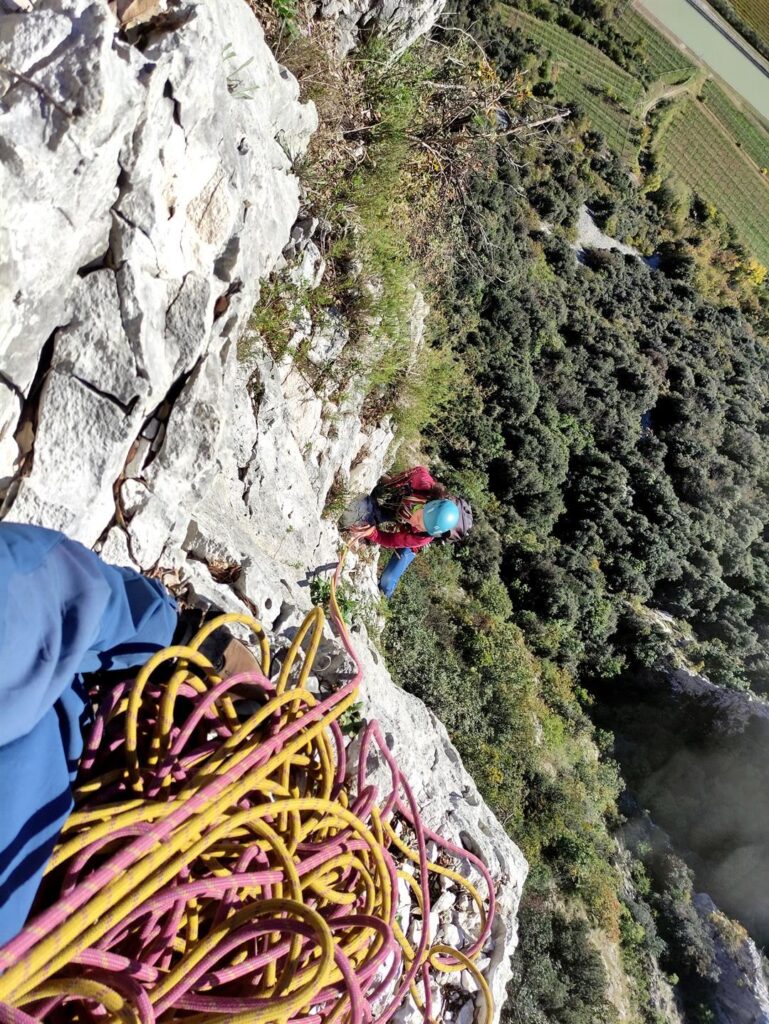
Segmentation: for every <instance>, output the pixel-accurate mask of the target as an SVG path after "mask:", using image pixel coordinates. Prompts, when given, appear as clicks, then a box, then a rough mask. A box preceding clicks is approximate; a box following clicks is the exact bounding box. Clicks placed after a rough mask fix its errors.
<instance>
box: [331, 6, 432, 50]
mask: <svg viewBox="0 0 769 1024" xmlns="http://www.w3.org/2000/svg"><path fill="white" fill-rule="evenodd" d="M445 6H446V0H317V4H316V9H317V12H318V16H319V17H321V18H324V19H327V18H332V19H334V21H335V28H336V33H337V39H338V45H339V52H340V53H341V54H347V53H349V52H350V50H353V49H354V48H355V47H356V46H358V45H359V44H360V43H361V42H363V41H364V40H366V39H368V38H369V37H371V36H385V37H387V38H388V39H389V40H390V41H391V42H392V45H393V47H394V49H395V51H396V52H397V53H402V52H403V51H404V50H407V49H408V48H409V46H411V44H412V43H413V42H415V40H417V39H418V38H419V37H420V36H422V35H424V34H425V33H426V32H429V31H430V29H431V28H432V27H433V25H435V23H436V21H437V20H438V18H439V17H440V15H441V14H442V12H443V9H444V8H445Z"/></svg>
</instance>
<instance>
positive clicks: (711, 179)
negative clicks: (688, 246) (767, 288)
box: [660, 99, 769, 266]
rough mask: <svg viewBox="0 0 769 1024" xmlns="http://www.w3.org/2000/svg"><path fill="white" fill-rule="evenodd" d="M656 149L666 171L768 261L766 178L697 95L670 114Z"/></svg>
mask: <svg viewBox="0 0 769 1024" xmlns="http://www.w3.org/2000/svg"><path fill="white" fill-rule="evenodd" d="M660 153H661V156H662V159H663V162H664V163H665V164H666V165H667V167H668V168H669V170H670V171H672V172H673V173H674V174H675V175H676V176H678V177H679V178H680V179H681V180H682V181H683V182H684V183H685V184H686V185H687V186H688V187H689V188H691V189H692V190H693V191H695V192H697V193H698V194H699V195H701V196H702V198H703V199H704V200H705V201H706V202H708V203H711V204H712V205H713V206H715V207H716V208H717V209H719V210H720V211H721V212H722V213H723V214H724V216H725V217H726V219H727V220H728V221H729V222H730V223H731V224H732V226H733V227H734V229H735V230H736V231H737V233H738V235H740V237H741V238H742V239H743V240H744V241H745V243H746V244H747V246H748V247H749V248H750V249H751V250H752V252H753V253H754V254H755V256H757V257H758V259H759V260H761V262H762V263H763V264H764V265H767V266H769V182H768V181H767V180H766V178H764V177H762V176H761V174H760V172H759V171H758V170H756V168H755V167H754V166H753V164H752V163H751V162H750V161H749V160H747V159H746V158H745V157H744V156H743V155H742V152H741V151H740V150H739V149H737V148H736V146H735V144H734V142H733V141H732V139H731V138H730V137H729V135H727V133H726V132H725V131H722V130H721V129H720V128H719V126H718V124H717V123H715V122H714V121H713V119H712V118H710V117H709V116H708V114H707V111H706V110H705V109H703V105H702V104H701V103H700V102H699V101H698V100H694V99H692V100H689V101H688V102H687V103H686V104H685V105H684V106H683V107H682V109H681V110H680V111H679V112H678V113H677V114H676V116H675V117H674V118H673V119H672V121H671V122H670V125H669V126H668V127H667V128H666V130H665V132H664V134H663V136H662V139H661V143H660Z"/></svg>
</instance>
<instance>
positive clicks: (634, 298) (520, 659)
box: [386, 0, 769, 1024]
mask: <svg viewBox="0 0 769 1024" xmlns="http://www.w3.org/2000/svg"><path fill="white" fill-rule="evenodd" d="M550 7H551V8H555V7H558V5H555V4H551V5H550ZM567 8H568V13H567V14H565V15H564V17H563V18H561V19H560V20H561V23H562V24H565V25H571V27H572V28H575V27H576V28H579V29H580V32H579V34H580V35H582V36H583V37H586V38H591V37H592V39H593V41H594V42H595V43H596V44H600V45H601V46H602V47H604V48H605V49H606V50H607V52H610V53H613V54H614V55H615V57H616V56H617V55H618V56H619V57H620V58H621V60H622V62H624V64H625V66H626V67H627V68H628V69H629V70H630V71H631V72H634V73H638V74H639V75H642V74H643V66H642V63H639V62H640V61H641V57H640V55H639V53H638V51H637V50H636V51H634V50H633V48H632V47H630V46H627V45H625V44H623V43H622V41H621V40H622V37H620V36H619V35H618V34H617V33H616V32H615V31H614V29H613V28H612V26H611V24H610V22H609V19H608V17H607V15H608V13H609V9H610V5H606V4H601V3H584V4H580V5H576V4H568V5H566V4H564V5H561V10H562V11H564V12H566V10H567ZM579 11H581V12H582V14H583V15H584V17H582V18H580V17H579V13H578V12H579ZM455 16H456V18H457V22H458V24H459V25H460V26H461V27H462V28H463V29H466V30H468V31H470V30H471V31H472V32H473V33H474V35H475V36H476V38H478V39H479V40H480V41H481V42H482V44H483V45H484V47H485V48H486V51H487V53H488V54H489V55H490V57H491V58H492V59H493V61H494V63H495V66H496V68H497V69H498V70H499V72H500V74H501V75H502V76H503V77H508V78H509V77H511V76H513V75H514V74H516V73H519V72H520V71H521V69H528V73H529V74H530V76H531V81H532V82H533V83H536V81H537V79H538V74H537V69H538V68H539V66H540V62H541V60H543V59H544V57H543V56H542V54H541V53H540V52H539V50H538V48H537V45H536V43H534V42H533V41H532V40H531V39H527V38H525V37H524V36H523V35H522V34H521V33H518V32H516V31H511V30H510V29H509V28H508V27H507V25H506V21H505V20H503V19H501V18H500V17H499V15H498V11H497V9H496V7H495V6H494V5H491V4H489V3H485V2H480V3H473V2H471V0H468V2H467V3H464V4H462V5H461V6H460V8H459V10H458V11H456V12H455ZM575 19H579V25H575ZM644 60H645V58H644ZM561 115H563V116H561ZM516 116H518V117H528V118H529V119H531V120H538V119H545V118H550V117H552V118H554V120H553V121H551V123H549V124H548V125H547V126H546V127H545V128H544V129H543V131H542V132H541V133H536V134H534V135H531V134H529V135H526V136H524V137H522V138H515V137H514V138H512V139H511V140H510V142H509V144H505V145H501V146H499V147H498V148H497V149H495V150H494V151H493V154H491V153H490V154H489V157H488V162H487V163H486V164H485V166H484V168H483V172H482V173H478V174H477V175H475V176H474V177H473V179H472V183H471V184H470V186H469V187H468V190H467V193H466V195H465V196H464V208H463V214H462V233H463V236H464V239H465V243H466V247H467V251H466V253H465V254H463V253H461V252H460V253H457V257H458V258H457V260H456V265H455V272H454V274H453V277H452V279H451V281H450V284H449V286H448V287H447V288H446V289H445V290H444V293H443V294H444V306H443V313H444V317H445V325H444V330H443V332H442V333H441V336H440V337H439V338H438V339H436V344H443V343H445V342H446V341H447V340H450V342H451V344H452V346H453V349H454V352H455V354H456V357H457V360H458V362H459V365H460V367H461V374H460V380H462V381H463V386H462V387H461V389H460V391H459V393H458V394H456V395H455V396H454V397H453V398H452V400H451V401H450V402H448V403H446V404H445V405H444V407H443V410H442V414H441V415H440V416H439V417H437V419H436V420H435V422H434V425H433V426H432V428H431V429H429V430H428V431H427V435H426V445H427V450H428V451H429V453H430V456H431V458H432V459H433V460H434V461H435V462H436V463H437V465H438V466H439V467H440V469H441V471H442V473H443V475H444V476H445V477H447V478H449V479H450V481H451V483H452V484H453V485H454V486H455V487H456V488H457V489H458V490H460V491H461V492H463V493H465V494H467V495H468V496H469V497H470V499H471V500H472V502H473V504H474V508H475V509H476V510H477V511H478V513H479V514H478V525H477V528H476V529H475V530H474V532H473V534H472V537H471V540H470V541H469V542H468V543H467V545H465V546H464V548H463V549H462V550H461V552H460V554H459V560H460V566H459V567H458V568H457V569H456V571H453V570H452V563H451V561H450V559H449V556H448V553H447V552H445V551H441V550H437V551H434V552H431V553H430V554H429V555H427V556H425V557H424V558H423V559H422V560H421V562H420V564H419V566H418V568H417V571H415V572H414V573H413V575H412V578H411V579H409V580H408V581H407V582H406V583H405V584H404V585H403V590H402V592H401V594H400V595H399V597H398V599H397V600H396V601H395V604H394V615H393V619H392V621H391V623H390V626H389V628H388V631H387V633H386V640H387V643H388V650H389V657H390V659H391V662H392V664H393V665H394V666H395V668H396V670H397V674H398V678H399V679H400V680H401V682H402V683H403V685H405V686H407V687H409V688H411V689H413V690H414V691H415V692H417V693H418V694H419V695H420V696H422V697H423V698H424V699H425V700H427V701H428V703H430V704H431V705H432V706H433V707H435V708H436V710H437V711H438V713H439V714H440V715H441V716H442V717H443V718H444V720H445V721H446V722H447V724H448V726H449V728H450V730H451V732H452V735H453V736H454V737H455V738H456V740H457V742H458V744H459V746H460V749H461V750H462V752H463V756H464V757H465V759H466V761H467V762H468V764H470V766H471V768H472V770H473V771H474V773H475V774H476V776H477V777H478V778H479V779H480V780H481V784H482V786H483V788H484V792H485V794H486V796H487V797H488V798H489V799H490V800H491V801H492V803H493V805H494V806H495V807H496V808H497V809H498V812H499V813H500V814H501V815H503V818H504V820H505V821H506V823H508V827H510V828H511V834H513V835H515V836H516V837H517V838H518V840H519V841H521V840H523V847H524V849H525V851H526V853H527V856H529V858H530V859H531V861H532V863H533V865H534V870H533V874H532V880H531V883H530V885H529V892H528V897H527V903H526V909H525V911H524V916H523V932H522V952H521V954H520V963H519V968H518V969H519V974H518V981H517V985H516V986H514V990H513V991H512V993H511V1002H510V1007H509V1013H510V1016H511V1019H512V1020H514V1021H520V1022H524V1021H525V1022H534V1021H540V1020H545V1019H547V1020H548V1021H564V1022H567V1021H568V1022H570V1024H572V1022H582V1021H584V1022H587V1021H594V1020H599V1019H600V1020H610V1019H612V1018H611V1014H612V1012H614V1011H613V1010H612V1009H611V1006H610V1005H609V1004H608V1003H606V1004H604V1003H603V1002H602V999H603V997H599V992H600V991H601V989H602V987H603V985H602V983H603V984H605V982H606V978H605V975H604V974H603V970H604V969H603V967H602V966H601V962H600V960H596V949H597V948H600V947H601V943H602V942H606V941H608V942H613V941H616V938H617V937H618V936H619V937H620V948H621V950H622V960H623V965H624V971H625V973H626V977H627V978H628V979H629V981H628V985H629V989H630V992H631V996H630V997H629V998H630V1002H631V1003H632V1004H634V1005H635V1007H636V1010H635V1011H628V1013H630V1015H631V1017H632V1014H633V1013H637V1014H638V1015H639V1016H640V1018H643V1019H645V1020H649V1021H657V1020H664V1019H666V1018H665V1017H664V1016H663V1015H661V1011H660V1010H659V1008H655V1007H654V1006H652V1005H651V1003H650V1001H649V997H648V985H649V984H650V972H652V973H653V970H654V968H653V964H654V963H655V962H657V961H658V962H659V963H661V964H662V966H663V968H664V969H665V970H666V971H667V972H669V974H670V975H671V976H672V977H673V978H674V980H675V981H677V982H680V984H679V985H678V990H679V994H680V995H682V996H683V998H684V1001H685V1004H686V1007H687V1012H688V1014H689V1015H690V1019H691V1020H693V1021H699V1020H702V1021H705V1020H708V1019H710V1018H709V1017H708V1013H709V1012H710V1011H709V1010H708V1008H707V1007H708V1005H709V992H710V988H709V986H711V985H712V984H713V982H714V981H715V979H716V977H717V972H716V971H715V968H714V953H713V949H712V944H710V940H709V939H708V937H707V935H706V934H705V932H704V931H703V928H702V925H701V922H700V921H699V919H698V918H697V915H696V914H695V913H694V911H693V909H692V902H691V896H692V880H691V873H690V872H689V871H688V869H687V868H686V866H685V865H684V864H683V862H681V861H680V860H679V859H677V858H676V856H675V854H673V852H672V850H668V851H667V852H666V853H664V855H660V854H659V852H657V853H655V854H654V856H651V857H650V858H649V859H648V860H647V861H646V863H645V864H643V863H641V860H642V859H643V857H644V848H643V846H641V848H640V852H639V851H638V850H636V851H635V852H636V853H637V855H638V857H640V858H641V860H636V861H635V862H634V866H633V867H632V872H631V873H632V876H633V882H632V884H631V889H632V886H633V885H635V886H637V888H636V890H635V895H634V896H633V897H632V898H631V897H629V894H628V888H627V882H625V883H622V882H620V878H621V876H622V870H621V869H620V865H619V862H618V860H617V858H616V853H615V851H614V847H613V842H612V840H611V836H610V833H611V829H612V828H613V827H614V826H616V824H617V823H618V821H619V820H620V819H619V816H618V812H617V809H616V799H617V796H618V794H619V792H620V789H621V788H622V787H621V782H620V781H619V780H618V779H617V776H616V773H615V769H614V768H613V767H612V765H611V762H610V761H605V760H603V759H600V760H598V761H596V760H595V746H594V744H595V743H596V742H597V743H598V745H599V746H600V745H601V744H604V743H608V738H605V737H603V736H602V735H601V734H596V733H595V732H594V730H593V727H592V725H591V724H590V717H589V709H590V697H589V691H590V689H591V687H592V685H593V683H594V682H595V681H597V680H602V681H606V680H613V681H614V683H615V685H617V686H622V682H623V678H625V677H627V675H628V674H632V673H634V672H635V671H636V670H638V669H639V668H640V667H642V666H651V665H653V664H655V663H656V662H657V660H658V659H659V657H660V655H661V654H662V653H663V652H664V650H665V647H666V641H665V640H664V638H663V637H662V635H661V634H658V633H657V632H656V631H655V630H654V628H653V627H652V626H651V625H650V617H649V616H648V615H647V614H646V612H645V609H647V608H652V609H659V610H661V611H664V612H667V613H669V614H671V615H673V616H675V617H676V618H677V619H679V620H680V621H682V622H683V623H685V624H686V627H685V628H687V629H689V630H690V631H691V640H690V641H689V643H688V644H687V646H686V654H685V656H686V658H687V659H688V661H689V662H690V663H691V664H693V665H695V666H698V667H702V668H703V670H704V671H705V672H706V673H707V674H708V675H709V676H710V678H711V679H713V680H714V681H716V682H719V683H722V684H725V685H728V686H736V687H743V688H744V687H752V688H754V689H755V690H756V691H759V692H766V690H767V685H768V684H767V680H768V679H769V676H767V672H766V669H767V661H766V653H765V650H766V640H767V611H768V610H769V608H768V604H769V587H768V584H769V545H768V544H767V541H768V540H769V536H768V535H767V532H766V523H767V521H768V518H769V489H768V487H767V484H768V483H769V480H768V479H767V468H768V467H769V420H768V419H767V395H768V392H769V361H768V356H767V347H766V336H767V329H768V328H769V318H768V313H769V292H767V289H766V286H765V284H764V280H763V277H762V275H760V274H755V273H753V269H754V268H753V264H752V263H751V257H750V254H749V253H747V252H746V251H745V250H744V248H743V247H742V246H741V245H740V243H739V242H738V241H737V239H736V237H735V235H734V233H733V232H731V230H730V228H729V226H728V224H726V223H725V221H724V220H723V218H721V217H720V216H719V215H717V214H716V213H715V212H714V211H712V210H708V208H707V204H705V203H704V202H702V201H700V200H699V199H698V198H697V197H696V196H694V197H693V198H692V200H691V203H690V205H686V206H682V205H681V201H680V197H679V196H678V195H677V194H676V192H675V190H674V188H673V187H672V186H671V184H670V183H668V182H667V181H665V180H664V177H662V176H660V177H658V179H657V180H656V181H650V179H649V178H648V177H647V178H646V180H645V181H639V179H638V178H637V177H636V178H634V177H633V176H632V175H631V174H630V173H629V168H628V167H627V165H626V164H624V163H623V161H622V160H621V158H620V157H619V155H618V154H617V153H616V152H615V151H613V150H612V149H611V148H610V146H609V144H608V143H607V140H606V137H605V136H604V135H603V134H601V133H600V132H598V131H596V130H595V128H594V126H593V124H592V123H591V121H590V118H589V115H588V114H586V112H585V111H584V110H583V109H581V108H580V106H579V104H578V103H572V104H567V103H565V102H559V101H556V100H555V98H554V97H553V96H552V95H549V93H548V90H546V89H541V88H537V86H536V84H534V85H533V87H530V88H529V90H528V98H525V97H524V99H523V106H522V108H521V109H520V110H519V111H517V115H516ZM585 203H587V204H588V206H589V207H590V209H591V210H592V211H593V212H594V214H595V215H596V217H597V218H598V219H599V220H600V222H601V223H602V224H603V225H605V226H608V227H609V228H610V229H611V230H612V231H613V232H615V233H616V234H617V235H618V236H619V237H622V238H624V239H626V240H630V241H633V242H635V243H636V244H638V245H640V246H642V249H643V251H645V252H647V253H655V254H656V257H655V259H653V260H650V261H646V262H645V261H643V260H641V259H639V258H636V257H632V256H627V257H626V256H623V255H621V254H619V253H617V252H613V253H609V252H598V251H588V252H586V253H584V254H582V255H581V256H580V257H579V258H577V254H576V253H575V251H574V247H573V238H574V225H575V223H576V220H577V215H578V211H579V208H580V206H581V205H582V204H585ZM605 749H606V748H605ZM591 751H592V754H591ZM585 921H589V922H592V924H593V926H595V927H597V928H598V930H599V933H601V934H603V935H604V936H606V937H608V939H604V940H599V939H597V938H596V933H595V932H593V933H589V931H588V927H587V924H584V922H585ZM583 924H584V927H583ZM589 934H592V939H591V940H590V941H588V937H589ZM612 937H613V938H612ZM565 947H568V953H567V952H566V951H565ZM604 952H605V950H604ZM604 962H605V957H604ZM556 979H557V981H556ZM614 1005H616V1000H615V1004H614ZM687 1019H689V1018H687Z"/></svg>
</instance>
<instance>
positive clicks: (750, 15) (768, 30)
mask: <svg viewBox="0 0 769 1024" xmlns="http://www.w3.org/2000/svg"><path fill="white" fill-rule="evenodd" d="M731 2H732V7H734V9H735V10H736V11H737V13H738V14H740V15H742V17H743V18H744V19H745V21H747V23H748V24H749V25H751V26H752V27H753V28H754V29H755V30H756V32H758V34H759V35H760V36H761V37H762V39H764V41H765V42H767V43H769V0H731Z"/></svg>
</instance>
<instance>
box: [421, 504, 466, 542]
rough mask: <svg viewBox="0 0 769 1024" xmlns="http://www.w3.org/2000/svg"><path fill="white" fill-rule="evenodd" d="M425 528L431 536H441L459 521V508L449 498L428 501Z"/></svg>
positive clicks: (425, 512)
mask: <svg viewBox="0 0 769 1024" xmlns="http://www.w3.org/2000/svg"><path fill="white" fill-rule="evenodd" d="M424 516H425V530H426V532H427V533H429V534H430V536H431V537H440V535H441V534H442V533H448V532H449V530H453V529H454V527H455V526H456V525H457V523H458V522H459V508H458V507H457V505H456V504H455V503H454V502H453V501H449V499H448V498H441V500H440V501H428V502H427V504H426V505H425V511H424Z"/></svg>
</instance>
